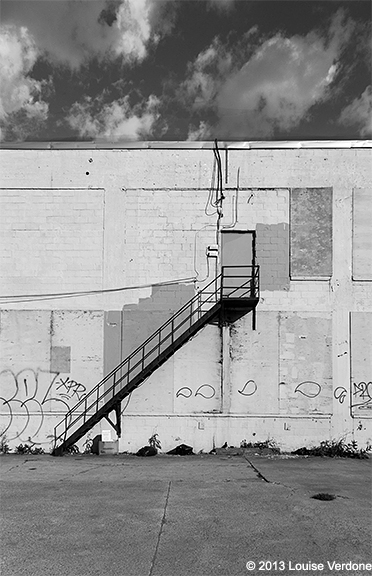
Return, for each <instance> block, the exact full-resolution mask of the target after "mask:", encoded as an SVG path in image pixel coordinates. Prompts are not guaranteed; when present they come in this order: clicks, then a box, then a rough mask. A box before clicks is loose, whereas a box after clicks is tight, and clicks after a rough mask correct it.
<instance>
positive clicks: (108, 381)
mask: <svg viewBox="0 0 372 576" xmlns="http://www.w3.org/2000/svg"><path fill="white" fill-rule="evenodd" d="M258 273H259V272H258V266H244V267H242V266H224V267H222V272H221V274H219V275H218V276H217V277H216V278H215V279H214V280H212V282H210V283H209V284H207V286H205V287H204V288H203V289H202V290H201V291H199V292H198V294H196V295H195V296H194V297H193V298H192V299H191V300H190V301H189V302H187V303H186V304H185V305H184V306H182V308H180V310H178V312H176V313H175V314H174V315H173V316H172V317H171V318H169V320H167V321H166V322H164V324H163V325H162V326H161V327H160V328H159V329H158V330H156V332H154V333H153V334H152V335H151V336H150V337H149V338H147V340H145V342H143V343H142V344H141V345H140V346H139V347H138V348H137V349H136V350H134V352H132V353H131V354H130V355H129V356H128V357H127V358H125V359H124V360H123V361H122V362H121V363H120V364H118V366H116V368H114V369H113V370H112V371H111V372H110V373H109V374H107V376H105V377H104V378H103V379H102V380H101V381H100V382H99V383H98V384H97V385H96V386H95V387H94V388H93V389H92V390H90V391H89V392H88V393H87V395H86V396H85V397H84V398H82V399H81V400H80V401H79V402H78V403H77V404H75V406H73V408H71V409H70V410H69V411H68V412H67V413H66V415H65V417H64V418H63V420H62V421H61V422H59V423H58V424H57V426H56V427H55V429H54V438H55V447H56V446H57V445H60V444H61V443H64V442H66V440H67V438H68V437H70V436H71V434H73V433H75V432H76V431H77V430H78V429H79V428H80V427H81V426H85V424H86V423H87V422H88V421H89V419H90V418H91V417H92V416H94V415H95V414H97V413H98V411H99V410H101V409H102V408H103V407H104V406H105V405H107V404H108V403H109V404H110V410H112V407H111V402H110V401H111V400H113V399H114V397H117V398H118V402H119V401H121V399H123V398H124V397H125V395H127V394H126V393H125V394H124V395H122V394H120V393H123V392H124V388H125V389H126V391H127V392H128V394H129V393H130V392H131V391H132V389H134V388H135V387H136V386H134V387H132V388H131V383H132V382H133V381H138V378H137V377H140V376H141V374H146V377H147V373H148V372H150V373H151V370H152V371H153V370H154V369H155V368H156V367H157V360H159V361H160V359H162V360H163V359H164V357H167V356H170V355H171V354H172V353H173V352H174V351H175V350H176V349H177V347H179V345H180V344H181V343H182V341H183V340H185V339H186V338H187V337H188V336H189V335H190V334H191V333H193V332H195V330H196V329H199V327H201V326H202V325H203V324H204V323H205V322H207V321H208V319H209V318H210V317H212V316H213V315H214V314H215V313H216V312H217V311H218V308H219V305H220V303H221V302H222V300H226V301H227V300H236V299H239V300H241V299H247V300H257V299H258V290H259V280H258ZM203 321H204V322H203ZM137 385H138V384H137ZM104 416H105V414H104V413H102V417H104ZM93 425H94V422H93V424H92V426H93Z"/></svg>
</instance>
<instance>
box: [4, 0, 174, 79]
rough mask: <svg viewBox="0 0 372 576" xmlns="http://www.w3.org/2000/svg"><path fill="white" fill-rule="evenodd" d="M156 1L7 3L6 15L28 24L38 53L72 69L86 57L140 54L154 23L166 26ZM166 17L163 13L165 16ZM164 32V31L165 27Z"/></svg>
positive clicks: (128, 59)
mask: <svg viewBox="0 0 372 576" xmlns="http://www.w3.org/2000/svg"><path fill="white" fill-rule="evenodd" d="M156 2H157V0H68V1H61V0H48V1H33V2H31V1H29V2H23V3H22V10H19V9H17V6H16V4H17V2H15V3H14V6H13V7H12V6H11V5H10V7H9V6H7V12H6V16H7V19H8V20H9V21H10V22H12V23H14V24H16V25H18V26H23V27H25V28H27V30H28V31H29V34H30V35H31V36H32V37H33V38H34V40H35V43H36V45H37V47H38V50H39V51H40V53H43V54H44V55H45V56H46V57H47V58H48V59H49V60H51V61H52V62H55V63H58V64H64V65H67V66H69V67H70V68H72V69H77V68H79V67H80V66H81V65H82V64H84V63H85V62H86V61H87V60H88V59H90V58H92V57H96V58H99V59H104V58H106V57H115V56H122V57H123V59H124V60H125V61H126V62H129V63H131V62H134V61H138V60H141V59H143V58H144V57H145V56H146V53H147V43H148V42H149V40H150V39H151V38H152V36H153V27H156V28H157V35H158V36H157V37H159V33H160V32H162V31H163V32H164V31H166V26H165V24H164V25H163V26H160V24H159V20H160V19H161V17H162V16H163V15H164V10H163V11H162V10H160V9H155V8H154V6H153V4H154V3H155V4H156ZM9 4H10V3H9ZM164 20H166V18H164ZM164 33H165V32H164Z"/></svg>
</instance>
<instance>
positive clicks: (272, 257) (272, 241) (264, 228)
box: [256, 223, 289, 291]
mask: <svg viewBox="0 0 372 576" xmlns="http://www.w3.org/2000/svg"><path fill="white" fill-rule="evenodd" d="M256 232H257V236H256V256H257V263H258V264H259V266H260V290H261V291H262V290H288V289H289V227H288V224H285V223H281V224H257V225H256Z"/></svg>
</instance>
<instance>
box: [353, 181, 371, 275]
mask: <svg viewBox="0 0 372 576" xmlns="http://www.w3.org/2000/svg"><path fill="white" fill-rule="evenodd" d="M353 279H354V280H372V189H371V188H355V189H354V190H353Z"/></svg>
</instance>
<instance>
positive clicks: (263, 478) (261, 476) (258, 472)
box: [244, 454, 271, 484]
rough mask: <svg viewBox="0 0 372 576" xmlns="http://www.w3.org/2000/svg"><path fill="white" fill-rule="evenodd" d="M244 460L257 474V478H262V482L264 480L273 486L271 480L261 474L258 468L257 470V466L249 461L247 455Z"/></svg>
mask: <svg viewBox="0 0 372 576" xmlns="http://www.w3.org/2000/svg"><path fill="white" fill-rule="evenodd" d="M244 459H245V460H246V461H247V462H248V464H249V465H250V466H252V468H253V470H254V471H255V472H256V474H257V476H258V477H259V478H261V480H264V481H265V482H267V483H268V484H271V482H270V480H268V479H267V478H265V476H264V475H263V474H261V472H260V471H259V470H258V468H256V466H255V465H254V464H252V462H251V461H250V460H249V458H247V457H246V455H245V454H244Z"/></svg>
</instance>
